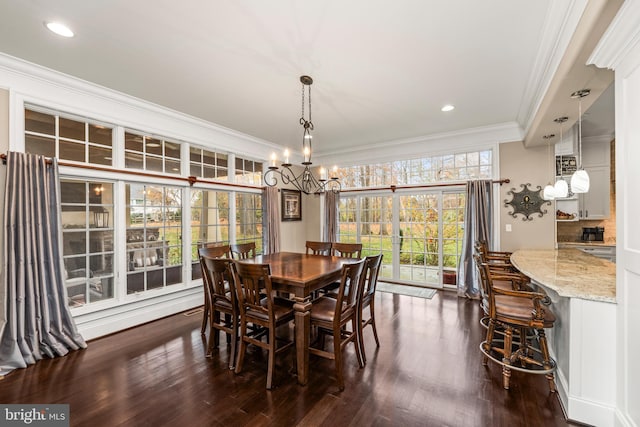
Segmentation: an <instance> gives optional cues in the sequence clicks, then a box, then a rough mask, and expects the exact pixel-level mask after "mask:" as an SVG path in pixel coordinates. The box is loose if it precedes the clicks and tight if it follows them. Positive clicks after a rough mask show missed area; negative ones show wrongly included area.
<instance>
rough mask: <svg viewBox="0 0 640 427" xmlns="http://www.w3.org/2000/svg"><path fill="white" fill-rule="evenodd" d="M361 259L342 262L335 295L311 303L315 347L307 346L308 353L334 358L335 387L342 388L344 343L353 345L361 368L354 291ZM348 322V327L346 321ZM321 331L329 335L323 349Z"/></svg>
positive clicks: (358, 280)
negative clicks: (329, 343) (329, 344)
mask: <svg viewBox="0 0 640 427" xmlns="http://www.w3.org/2000/svg"><path fill="white" fill-rule="evenodd" d="M364 262H365V260H364V259H361V260H359V261H356V262H354V263H350V264H345V265H343V266H342V276H341V280H340V286H339V288H338V293H337V296H336V298H331V297H327V296H323V297H320V298H317V299H315V300H314V301H313V302H312V304H311V319H310V320H311V327H312V328H316V329H317V331H318V335H319V339H318V340H317V343H318V344H319V347H314V346H310V347H309V353H311V354H314V355H317V356H320V357H324V358H326V359H332V360H334V361H335V370H336V378H337V380H338V387H339V389H340V390H341V391H342V390H344V377H343V368H342V367H343V364H344V362H343V355H342V352H343V351H344V349H345V348H346V346H347V344H349V343H350V342H352V343H353V345H354V347H355V349H356V355H357V358H358V365H359V366H360V367H361V368H362V367H363V366H364V365H363V363H362V356H361V355H360V346H359V345H358V326H357V324H356V322H357V314H356V311H357V295H358V292H359V291H360V285H361V284H362V283H361V281H360V276H361V274H362V270H363V267H364ZM348 323H351V331H349V330H347V328H346V325H347V324H348ZM324 334H330V335H332V336H333V340H332V344H333V349H332V350H331V351H327V350H325V349H324V339H323V335H324Z"/></svg>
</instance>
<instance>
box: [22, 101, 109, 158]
mask: <svg viewBox="0 0 640 427" xmlns="http://www.w3.org/2000/svg"><path fill="white" fill-rule="evenodd" d="M24 129H25V135H24V140H25V151H26V152H27V153H32V154H40V155H44V156H47V157H57V158H59V159H61V160H69V161H74V162H78V163H92V164H97V165H108V166H111V165H113V159H112V151H113V148H112V146H113V129H112V128H111V127H109V126H106V125H102V124H99V123H97V122H89V121H86V120H84V119H79V118H73V117H63V116H60V115H57V114H52V113H47V112H41V111H37V110H35V109H30V108H27V109H25V112H24Z"/></svg>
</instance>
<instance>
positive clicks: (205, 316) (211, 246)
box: [198, 242, 231, 335]
mask: <svg viewBox="0 0 640 427" xmlns="http://www.w3.org/2000/svg"><path fill="white" fill-rule="evenodd" d="M200 249H206V252H203V253H206V255H207V256H209V257H212V258H221V257H226V258H231V250H230V248H229V245H225V244H221V243H214V242H212V243H201V244H200V245H199V247H198V255H199V256H200ZM200 267H201V268H202V260H200ZM202 273H203V278H202V283H203V285H204V286H205V292H204V310H203V313H202V326H200V334H201V335H205V334H206V332H207V324H208V323H209V321H210V319H209V315H210V314H211V312H210V311H209V294H208V293H207V291H206V283H205V282H204V270H202Z"/></svg>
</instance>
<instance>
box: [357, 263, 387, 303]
mask: <svg viewBox="0 0 640 427" xmlns="http://www.w3.org/2000/svg"><path fill="white" fill-rule="evenodd" d="M381 265H382V254H381V253H380V254H378V255H370V256H368V257H366V258H365V263H364V271H363V272H362V277H361V279H360V280H361V281H362V297H363V298H364V299H369V298H373V296H374V294H375V293H376V286H377V284H378V274H379V273H380V266H381Z"/></svg>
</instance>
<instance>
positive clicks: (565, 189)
mask: <svg viewBox="0 0 640 427" xmlns="http://www.w3.org/2000/svg"><path fill="white" fill-rule="evenodd" d="M567 120H569V117H566V116H564V117H558V118H557V119H554V120H553V121H554V122H556V123H560V143H562V125H563V124H564V122H566V121H567ZM553 189H554V193H555V196H556V199H561V198H565V197H567V196H568V195H569V184H567V181H565V179H564V176H562V155H561V156H560V179H559V180H557V181H556V183H555V185H554V186H553Z"/></svg>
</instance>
